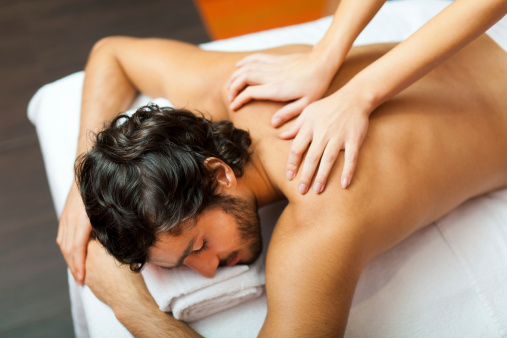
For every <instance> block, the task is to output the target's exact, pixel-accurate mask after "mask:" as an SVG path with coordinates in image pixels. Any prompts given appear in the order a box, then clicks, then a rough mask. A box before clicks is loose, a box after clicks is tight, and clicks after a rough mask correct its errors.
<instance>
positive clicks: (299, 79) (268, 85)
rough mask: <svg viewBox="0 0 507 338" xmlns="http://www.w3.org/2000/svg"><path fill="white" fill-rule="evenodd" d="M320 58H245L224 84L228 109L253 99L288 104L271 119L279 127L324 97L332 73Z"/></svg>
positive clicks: (300, 55)
mask: <svg viewBox="0 0 507 338" xmlns="http://www.w3.org/2000/svg"><path fill="white" fill-rule="evenodd" d="M323 58H324V57H323V56H322V54H320V53H318V52H315V51H312V52H307V53H297V54H288V55H269V54H252V55H249V56H247V57H246V58H244V59H242V60H240V61H239V62H238V63H237V64H236V65H237V66H238V69H237V70H236V71H235V72H234V73H233V74H232V76H231V78H230V79H229V82H228V89H229V100H230V101H231V104H230V108H231V109H232V110H237V109H239V108H241V107H242V106H243V105H244V104H246V103H247V102H249V101H251V100H253V99H256V100H272V101H292V102H289V103H288V104H286V105H285V106H284V107H283V108H281V109H280V110H278V111H277V112H276V113H275V114H274V115H273V117H272V119H271V123H272V124H273V126H274V127H278V126H280V125H282V124H283V123H285V122H287V121H288V120H290V119H292V118H294V117H296V116H298V115H299V114H300V113H301V111H302V110H303V109H304V108H305V107H306V106H307V105H309V104H310V103H312V102H314V101H316V100H318V99H320V98H321V97H322V96H323V95H324V93H325V91H326V90H327V88H328V86H329V83H330V82H331V80H332V78H333V75H334V71H333V69H330V68H331V67H330V65H329V63H327V62H325V61H324V60H323Z"/></svg>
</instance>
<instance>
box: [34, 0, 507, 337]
mask: <svg viewBox="0 0 507 338" xmlns="http://www.w3.org/2000/svg"><path fill="white" fill-rule="evenodd" d="M449 3H450V2H448V1H396V2H388V3H386V5H385V6H384V7H383V8H382V9H381V10H380V12H379V13H378V14H377V16H376V17H375V18H374V19H373V20H372V22H371V23H370V24H369V25H368V26H367V27H366V29H365V30H364V31H363V32H362V33H361V35H360V36H359V37H358V38H357V40H356V42H355V45H361V44H368V43H376V42H395V41H401V40H403V39H405V38H406V37H407V36H409V35H410V34H411V33H413V32H414V31H415V30H416V29H418V28H419V27H420V26H421V25H423V24H424V23H425V22H426V21H427V20H429V19H430V18H431V17H433V16H434V15H435V14H436V13H438V12H439V11H441V10H442V9H443V8H444V7H445V6H447V5H448V4H449ZM330 22H331V17H327V18H323V19H320V20H317V21H313V22H309V23H305V24H301V25H296V26H290V27H284V28H280V29H274V30H269V31H265V32H258V33H254V34H249V35H245V36H241V37H236V38H231V39H227V40H222V41H215V42H211V43H206V44H203V45H202V46H201V48H203V49H207V50H223V51H241V50H256V49H265V48H270V47H275V46H278V45H283V44H292V43H306V44H314V43H316V42H317V41H318V40H319V39H320V38H321V37H322V36H323V34H324V33H325V31H326V29H327V27H328V26H329V24H330ZM506 26H507V25H506V20H505V18H504V19H503V20H502V21H501V22H500V23H499V24H497V25H496V26H495V27H493V28H492V29H491V30H490V31H489V32H488V34H490V36H492V37H495V40H496V41H501V40H502V39H503V41H504V42H505V41H506V39H507V34H506V32H507V30H506V29H505V28H506ZM504 46H505V44H504ZM504 48H505V47H504ZM506 56H507V54H506ZM83 77H84V74H83V72H79V73H76V74H72V75H70V76H68V77H65V78H63V79H60V80H58V81H56V82H53V83H50V84H47V85H45V86H44V87H42V88H41V89H40V90H39V91H38V92H37V93H36V94H35V96H34V97H33V98H32V100H31V102H30V104H29V109H28V116H29V119H30V120H31V121H32V123H33V124H34V125H35V127H36V129H37V134H38V137H39V141H40V145H41V149H42V153H43V157H44V162H45V166H46V171H47V175H48V180H49V184H50V189H51V193H52V197H53V200H54V204H55V208H56V212H57V214H58V215H60V214H61V212H62V209H63V206H64V203H65V199H66V197H67V193H68V191H69V188H70V186H71V184H72V178H73V163H74V157H75V153H76V147H77V135H78V128H79V113H80V101H81V89H82V83H83ZM147 101H149V99H148V98H146V97H143V96H141V97H140V98H138V99H137V100H136V102H135V103H134V104H133V107H136V106H139V105H140V104H142V103H146V102H147ZM283 206H284V202H279V203H277V204H275V205H271V206H268V207H265V208H263V209H262V210H260V213H261V222H262V226H263V230H264V232H265V234H264V235H265V236H266V240H268V237H269V233H270V228H271V227H272V226H273V225H274V224H275V222H276V219H277V218H278V216H279V214H280V212H281V210H282V209H283ZM266 246H267V245H266ZM69 287H70V296H71V303H72V314H73V319H74V326H75V333H76V336H77V337H130V336H131V335H130V334H129V332H128V331H127V330H126V329H125V327H124V326H123V325H121V324H120V323H119V322H118V321H117V319H116V317H115V316H114V314H113V312H112V310H111V309H110V308H109V307H108V306H107V305H105V304H103V303H102V302H100V301H99V300H98V299H97V298H95V296H94V295H93V293H92V292H91V291H90V290H89V289H88V288H87V287H86V286H85V287H78V286H76V284H75V283H74V280H73V279H72V277H71V276H70V274H69ZM167 287H171V286H170V285H168V286H167ZM265 316H266V296H265V293H264V294H263V295H262V296H260V297H258V298H255V299H252V300H249V301H247V302H244V303H242V304H240V305H237V306H235V307H233V308H230V309H228V310H225V311H222V312H219V313H216V314H213V315H211V316H209V317H206V318H203V319H200V320H197V321H194V322H191V323H189V325H190V326H191V327H193V328H194V329H195V330H196V331H197V332H199V333H200V334H202V335H203V336H205V337H255V336H257V334H258V332H259V330H260V328H261V326H262V323H263V321H264V318H265ZM345 336H346V337H507V189H506V190H500V191H496V192H492V193H489V194H487V195H484V196H481V197H478V198H474V199H472V200H469V201H467V202H466V203H464V204H463V205H461V206H460V207H458V208H457V209H455V210H454V211H452V212H451V213H449V214H448V215H446V216H445V217H443V218H441V219H440V220H438V221H436V222H434V223H433V224H431V225H429V226H427V227H425V228H423V229H422V230H420V231H417V232H416V233H414V234H412V235H411V236H410V237H408V238H407V239H406V240H404V241H403V242H401V243H400V244H398V245H397V246H395V247H394V248H392V249H391V250H389V251H387V252H385V253H384V254H382V255H380V256H378V257H377V258H375V259H373V260H372V261H371V262H370V263H369V264H368V265H367V267H366V269H365V270H364V272H363V274H362V276H361V278H360V280H359V283H358V285H357V289H356V292H355V295H354V299H353V303H352V307H351V311H350V317H349V321H348V326H347V329H346V332H345Z"/></svg>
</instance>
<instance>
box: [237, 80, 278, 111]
mask: <svg viewBox="0 0 507 338" xmlns="http://www.w3.org/2000/svg"><path fill="white" fill-rule="evenodd" d="M270 88H271V86H270V85H258V86H253V87H247V88H246V89H245V90H243V91H242V92H241V93H240V94H239V95H238V96H236V98H235V99H234V100H233V101H232V102H231V104H230V105H229V108H230V109H232V110H238V109H239V108H241V107H242V106H243V105H244V104H246V103H247V102H250V101H251V100H266V99H267V98H268V96H269V94H270V93H271V92H272V90H270Z"/></svg>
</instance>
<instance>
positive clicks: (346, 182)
mask: <svg viewBox="0 0 507 338" xmlns="http://www.w3.org/2000/svg"><path fill="white" fill-rule="evenodd" d="M348 185H349V181H348V180H347V179H346V178H345V177H344V178H342V188H346V187H347V186H348Z"/></svg>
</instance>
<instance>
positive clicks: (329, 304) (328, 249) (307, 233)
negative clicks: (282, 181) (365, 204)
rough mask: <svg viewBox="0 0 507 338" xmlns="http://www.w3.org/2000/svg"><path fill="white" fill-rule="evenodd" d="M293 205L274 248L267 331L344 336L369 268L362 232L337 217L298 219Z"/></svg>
mask: <svg viewBox="0 0 507 338" xmlns="http://www.w3.org/2000/svg"><path fill="white" fill-rule="evenodd" d="M289 208H290V207H288V209H287V210H285V211H284V213H283V214H282V216H281V217H280V220H279V221H278V224H277V226H276V229H275V231H274V233H273V237H272V239H271V242H270V246H269V250H268V257H267V261H266V293H267V300H268V314H267V317H266V322H265V323H264V326H263V328H262V331H261V336H279V337H283V336H291V337H294V336H304V337H307V336H314V337H319V336H341V335H343V333H344V331H345V326H346V324H347V318H348V312H349V309H350V305H351V302H352V297H353V294H354V289H355V286H356V283H357V281H358V279H359V275H360V273H361V271H362V269H363V267H364V262H362V261H361V259H360V257H361V255H359V254H358V252H357V250H358V248H359V247H360V245H356V244H357V243H355V241H357V236H356V235H355V234H353V233H352V232H349V231H348V230H347V229H348V227H341V226H340V225H338V224H336V223H337V222H336V221H333V220H329V222H328V223H327V224H326V220H323V219H319V220H318V222H317V221H314V222H312V221H310V222H309V223H311V224H298V220H297V217H296V216H295V213H293V212H291V210H290V209H289ZM340 228H341V229H342V230H338V229H340Z"/></svg>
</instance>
